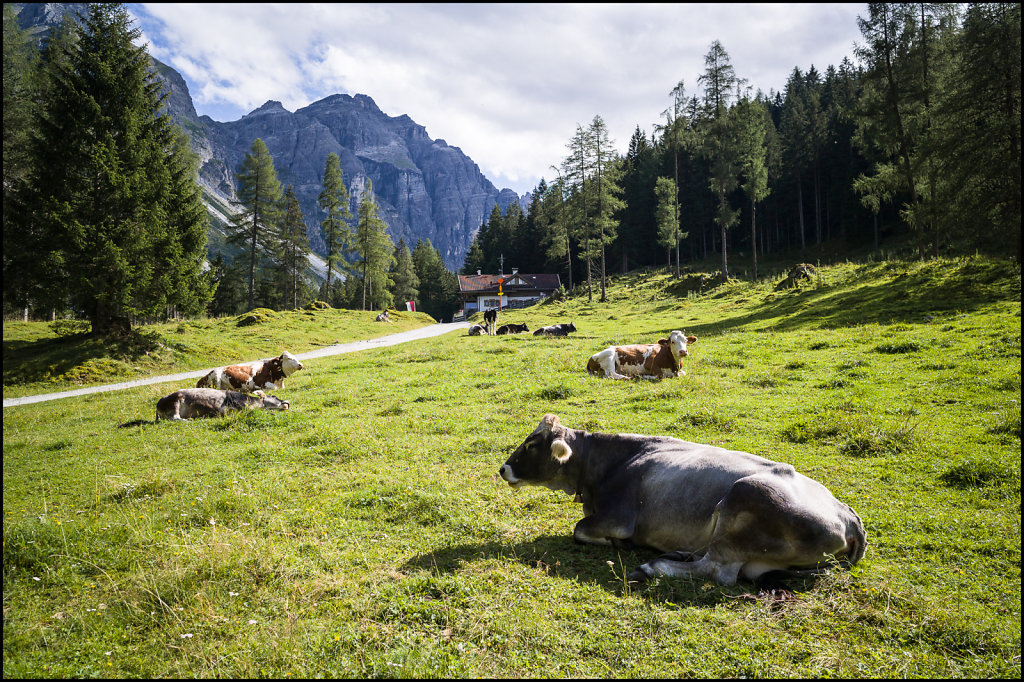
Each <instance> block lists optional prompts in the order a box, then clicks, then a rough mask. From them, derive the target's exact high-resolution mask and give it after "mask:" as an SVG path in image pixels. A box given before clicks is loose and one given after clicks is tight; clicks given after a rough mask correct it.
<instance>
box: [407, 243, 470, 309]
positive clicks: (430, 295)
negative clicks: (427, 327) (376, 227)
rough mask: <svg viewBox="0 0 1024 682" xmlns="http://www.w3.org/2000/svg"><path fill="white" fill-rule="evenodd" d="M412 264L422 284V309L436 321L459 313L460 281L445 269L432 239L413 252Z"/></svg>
mask: <svg viewBox="0 0 1024 682" xmlns="http://www.w3.org/2000/svg"><path fill="white" fill-rule="evenodd" d="M412 262H413V266H414V267H415V268H416V276H417V277H418V278H419V280H420V301H421V302H422V305H421V306H420V307H419V308H418V310H419V311H420V312H424V313H426V314H428V315H430V316H431V317H433V318H434V319H435V320H438V321H441V320H442V319H446V318H450V317H451V316H452V315H453V314H454V313H455V311H456V310H458V309H459V282H458V278H457V277H456V276H455V275H454V274H453V273H452V272H451V271H450V270H448V268H446V267H445V265H444V261H443V260H441V254H440V253H438V251H437V249H435V248H434V245H433V244H431V243H430V240H429V239H421V240H420V241H419V242H418V243H417V244H416V248H415V249H413V251H412Z"/></svg>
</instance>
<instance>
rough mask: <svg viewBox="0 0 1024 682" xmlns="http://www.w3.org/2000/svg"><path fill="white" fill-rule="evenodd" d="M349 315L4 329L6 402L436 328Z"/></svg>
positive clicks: (415, 318)
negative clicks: (125, 331) (106, 330)
mask: <svg viewBox="0 0 1024 682" xmlns="http://www.w3.org/2000/svg"><path fill="white" fill-rule="evenodd" d="M376 317H377V313H376V312H362V311H355V310H337V309H326V310H292V311H273V310H267V309H264V308H258V309H257V310H255V311H252V312H250V313H245V314H243V315H238V316H236V317H222V318H210V319H200V320H187V321H171V322H167V323H164V324H152V325H145V326H143V327H140V328H137V329H136V330H135V331H134V333H133V334H132V335H131V336H129V337H127V338H122V339H116V340H110V339H97V338H94V337H92V336H91V335H89V334H88V331H89V324H88V323H87V322H80V321H72V320H57V321H55V322H52V323H49V324H45V323H40V322H28V323H25V322H4V339H3V360H4V397H5V398H17V397H21V396H26V395H36V394H40V393H53V392H57V391H64V390H71V389H76V388H83V387H86V386H96V385H100V384H105V383H111V382H119V381H129V380H131V379H142V378H146V377H151V376H160V375H164V374H178V373H181V372H187V371H190V370H197V369H205V368H207V367H217V366H221V365H227V364H231V363H234V362H247V361H249V360H256V359H259V358H265V357H270V356H275V355H280V354H281V351H285V350H287V351H290V352H292V353H303V352H305V351H309V350H314V349H317V348H321V347H323V346H330V345H332V344H335V343H348V342H350V341H358V340H360V339H370V338H374V337H377V336H382V335H384V334H395V333H398V332H403V331H408V330H410V329H416V328H418V327H423V326H426V325H429V324H433V323H434V319H433V318H431V317H430V316H429V315H426V314H424V313H410V312H404V311H397V312H392V313H391V320H392V321H391V322H376V321H375V319H376Z"/></svg>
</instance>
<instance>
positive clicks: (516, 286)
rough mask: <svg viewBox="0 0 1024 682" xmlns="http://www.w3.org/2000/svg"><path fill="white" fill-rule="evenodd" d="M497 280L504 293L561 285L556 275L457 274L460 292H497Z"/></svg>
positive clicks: (545, 289)
mask: <svg viewBox="0 0 1024 682" xmlns="http://www.w3.org/2000/svg"><path fill="white" fill-rule="evenodd" d="M498 282H501V289H502V291H503V292H505V293H513V292H516V291H554V290H555V289H557V288H558V287H559V286H561V283H562V282H561V280H560V279H559V277H558V275H548V274H542V275H526V274H523V273H521V272H516V273H513V274H511V275H459V292H460V293H464V294H467V293H483V292H488V291H493V292H497V291H498Z"/></svg>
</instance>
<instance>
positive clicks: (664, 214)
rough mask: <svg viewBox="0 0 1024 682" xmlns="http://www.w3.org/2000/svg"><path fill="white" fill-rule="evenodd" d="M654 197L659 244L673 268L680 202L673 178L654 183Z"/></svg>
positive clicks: (677, 236) (659, 179) (669, 265)
mask: <svg viewBox="0 0 1024 682" xmlns="http://www.w3.org/2000/svg"><path fill="white" fill-rule="evenodd" d="M654 196H655V197H656V198H657V201H658V204H657V208H656V209H655V212H654V216H655V224H656V225H657V226H658V244H659V245H661V246H664V247H665V251H666V253H667V254H668V267H669V268H671V267H672V247H673V246H675V245H676V243H677V242H678V239H679V201H678V200H677V199H676V184H675V182H674V181H673V180H672V179H671V178H658V179H657V180H656V181H655V183H654Z"/></svg>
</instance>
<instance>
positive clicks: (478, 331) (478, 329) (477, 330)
mask: <svg viewBox="0 0 1024 682" xmlns="http://www.w3.org/2000/svg"><path fill="white" fill-rule="evenodd" d="M485 332H486V330H485V329H484V326H483V325H482V324H474V325H473V326H472V327H470V328H469V331H468V332H467V334H468V335H469V336H480V335H482V334H483V333H485Z"/></svg>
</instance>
